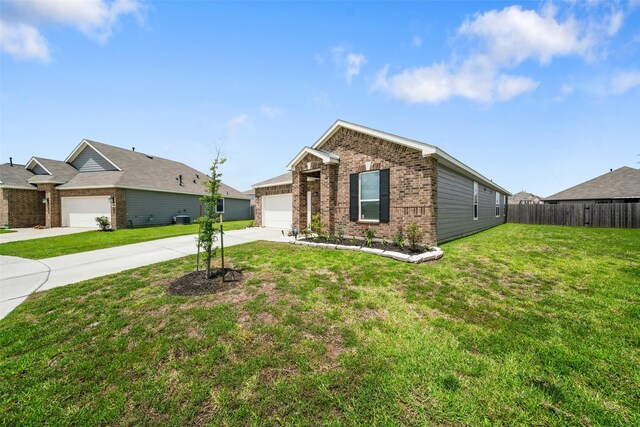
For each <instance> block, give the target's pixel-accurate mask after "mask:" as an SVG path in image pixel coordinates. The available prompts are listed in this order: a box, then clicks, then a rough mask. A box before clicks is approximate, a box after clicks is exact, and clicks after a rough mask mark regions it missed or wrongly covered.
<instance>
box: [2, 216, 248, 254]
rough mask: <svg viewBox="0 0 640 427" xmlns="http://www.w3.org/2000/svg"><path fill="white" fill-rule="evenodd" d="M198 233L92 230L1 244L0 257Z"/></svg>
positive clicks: (235, 224) (231, 224)
mask: <svg viewBox="0 0 640 427" xmlns="http://www.w3.org/2000/svg"><path fill="white" fill-rule="evenodd" d="M250 223H251V221H228V222H225V223H224V229H225V230H226V231H230V230H238V229H241V228H246V227H248V226H249V224H250ZM197 232H198V224H190V225H165V226H161V227H146V228H122V229H118V230H114V231H109V232H104V231H98V230H93V231H86V232H82V233H75V234H67V235H64V236H54V237H43V238H40V239H32V240H22V241H19V242H8V243H2V244H0V255H11V256H19V257H22V258H30V259H43V258H50V257H55V256H60V255H69V254H75V253H78V252H86V251H92V250H95V249H105V248H112V247H114V246H122V245H129V244H132V243H140V242H147V241H149V240H157V239H164V238H166V237H176V236H184V235H187V234H196V233H197Z"/></svg>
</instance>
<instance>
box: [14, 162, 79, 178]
mask: <svg viewBox="0 0 640 427" xmlns="http://www.w3.org/2000/svg"><path fill="white" fill-rule="evenodd" d="M35 165H40V167H42V169H44V170H45V171H46V172H47V173H48V174H49V175H34V176H33V177H31V178H30V179H29V182H30V183H31V184H45V183H50V184H64V183H65V182H68V181H69V180H70V179H71V178H73V177H74V176H76V175H77V174H78V170H77V169H76V168H74V167H73V166H71V165H70V164H69V163H65V162H61V161H60V160H52V159H45V158H43V157H32V158H31V160H29V161H28V162H27V165H26V166H25V169H28V170H30V171H31V169H33V168H34V167H35Z"/></svg>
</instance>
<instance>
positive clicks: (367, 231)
mask: <svg viewBox="0 0 640 427" xmlns="http://www.w3.org/2000/svg"><path fill="white" fill-rule="evenodd" d="M362 234H363V235H364V239H365V240H366V242H367V243H366V244H367V246H368V247H371V246H373V239H374V238H375V237H376V230H374V229H373V228H371V227H369V226H367V227H365V228H363V229H362Z"/></svg>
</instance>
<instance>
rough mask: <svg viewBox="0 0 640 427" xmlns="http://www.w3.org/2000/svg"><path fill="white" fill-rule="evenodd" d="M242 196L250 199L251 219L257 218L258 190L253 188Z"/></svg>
mask: <svg viewBox="0 0 640 427" xmlns="http://www.w3.org/2000/svg"><path fill="white" fill-rule="evenodd" d="M242 194H244V195H245V196H246V197H248V198H249V202H250V204H251V219H254V218H255V207H256V190H254V189H253V188H251V189H249V190H247V191H243V192H242Z"/></svg>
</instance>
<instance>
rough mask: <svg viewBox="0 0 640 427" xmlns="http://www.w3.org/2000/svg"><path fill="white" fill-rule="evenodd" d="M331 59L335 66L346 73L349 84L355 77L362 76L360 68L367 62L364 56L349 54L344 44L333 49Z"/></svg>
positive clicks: (345, 76)
mask: <svg viewBox="0 0 640 427" xmlns="http://www.w3.org/2000/svg"><path fill="white" fill-rule="evenodd" d="M331 57H332V58H333V62H334V64H335V65H336V66H337V67H338V68H339V69H340V70H343V71H344V78H345V80H346V81H347V83H349V84H351V80H352V79H353V77H355V76H358V75H360V68H361V67H362V66H363V65H364V64H365V63H366V62H367V58H366V57H365V56H364V55H363V54H361V53H354V52H347V49H346V47H345V45H344V44H341V45H338V46H334V47H332V48H331Z"/></svg>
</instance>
